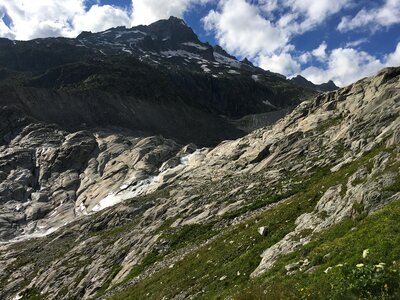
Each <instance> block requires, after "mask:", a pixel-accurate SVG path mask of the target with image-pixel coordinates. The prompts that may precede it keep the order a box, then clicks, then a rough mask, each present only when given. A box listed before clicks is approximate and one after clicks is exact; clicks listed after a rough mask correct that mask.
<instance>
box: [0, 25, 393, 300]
mask: <svg viewBox="0 0 400 300" xmlns="http://www.w3.org/2000/svg"><path fill="white" fill-rule="evenodd" d="M173 22H178V23H179V21H178V20H175V19H174V20H173ZM182 26H184V25H183V24H182ZM150 28H151V26H150ZM162 28H163V31H162V34H161V35H160V37H159V38H158V39H164V38H167V37H170V39H171V40H172V41H179V42H181V41H182V39H186V38H188V37H190V38H192V37H193V36H192V35H191V33H190V31H189V30H187V31H184V32H183V33H182V34H179V35H177V36H170V33H171V32H170V31H169V28H168V27H164V26H162ZM147 29H148V28H147ZM115 30H121V29H114V30H113V31H111V33H110V32H108V33H106V34H105V35H107V34H115V33H116V31H115ZM148 30H150V29H148ZM114 31H115V32H114ZM143 31H144V29H143ZM134 34H136V33H134ZM146 34H149V33H148V32H146ZM93 35H96V34H91V33H84V34H82V35H81V36H80V37H78V39H86V43H85V45H89V46H87V47H89V48H90V39H92V38H93ZM123 36H124V35H123ZM131 38H132V39H133V37H131ZM151 40H152V41H153V39H151ZM192 42H194V41H192ZM148 43H149V47H152V44H151V42H150V40H148ZM189 47H191V46H189ZM83 48H85V49H86V47H83ZM192 48H196V49H197V47H192ZM210 49H211V48H210ZM199 50H200V49H199ZM166 59H168V58H166ZM179 59H182V58H179ZM182 68H184V67H182ZM246 68H247V67H246ZM248 68H250V69H251V68H253V67H252V66H249V67H248ZM240 70H242V69H240ZM212 72H213V71H212ZM240 72H244V71H240ZM206 73H207V72H206ZM210 74H211V71H210ZM213 74H214V73H213ZM228 74H229V73H228ZM207 76H208V75H207ZM227 76H230V75H227ZM271 76H275V75H271ZM211 77H212V75H211ZM277 80H278V79H277ZM252 82H257V81H256V80H253V79H252ZM24 84H25V83H24ZM285 84H286V83H285ZM31 88H32V87H30V88H28V87H25V86H24V87H23V88H22V89H19V88H14V89H12V90H11V91H10V90H8V91H7V93H8V95H18V97H19V99H28V98H27V97H28V96H27V95H32V94H35V93H37V91H36V90H31ZM399 90H400V68H388V69H384V70H382V71H381V72H379V73H378V74H377V75H376V76H375V77H371V78H366V79H363V80H360V81H359V82H356V83H354V84H352V85H350V86H348V87H345V88H341V89H338V90H337V91H333V92H327V93H322V94H319V95H317V96H315V97H311V98H310V99H309V100H307V101H304V102H302V103H301V104H300V105H298V106H297V107H296V108H295V109H294V110H293V111H292V112H291V113H289V114H287V115H286V116H285V117H283V118H282V119H281V120H279V121H278V122H277V123H275V124H273V125H271V126H267V127H262V128H259V129H257V130H255V131H253V132H251V133H250V134H248V135H245V136H243V137H240V138H238V139H234V140H229V141H223V142H221V143H219V144H218V145H216V146H211V147H205V148H200V147H198V146H195V145H194V144H192V143H187V144H185V143H182V142H181V141H179V140H176V139H171V138H168V137H165V136H164V137H162V136H159V135H153V136H149V135H148V134H146V133H144V132H140V131H138V130H134V129H133V128H129V127H128V126H126V127H122V126H119V127H113V126H107V127H103V128H101V127H100V126H97V127H95V126H86V127H85V128H75V129H73V130H72V129H71V128H67V127H66V126H63V125H62V124H63V123H62V122H52V123H50V122H45V121H44V120H45V117H46V118H47V117H48V116H47V115H46V116H45V117H42V116H41V117H40V118H39V117H37V116H36V115H35V114H34V113H30V114H27V113H26V112H27V111H30V112H32V111H34V110H33V108H32V107H33V106H34V105H35V104H34V103H31V101H32V100H30V101H25V102H23V101H22V100H21V103H24V105H23V106H22V105H21V106H18V105H17V107H13V106H12V105H10V104H9V105H5V106H4V107H3V108H2V110H1V114H2V117H1V119H0V120H1V124H0V125H1V127H0V132H1V134H2V138H3V143H2V145H1V147H0V178H2V180H1V185H0V199H1V201H0V222H1V227H0V237H1V239H2V240H3V242H4V243H3V244H2V245H0V262H1V267H0V286H1V287H2V288H1V292H0V298H4V299H21V298H22V299H94V298H95V299H216V298H220V299H221V298H235V299H242V298H246V297H253V298H254V297H259V298H261V297H264V296H265V295H267V296H268V297H270V298H272V299H298V298H301V297H307V296H306V295H305V294H304V291H306V292H307V295H310V296H309V297H314V298H315V299H324V296H325V295H332V297H337V298H342V299H343V297H345V296H346V295H355V296H356V297H358V296H359V295H362V294H360V293H362V292H363V290H364V291H365V290H366V289H367V291H368V292H369V293H376V294H379V295H383V294H382V293H384V295H387V297H388V299H396V297H397V296H399V294H398V293H399V291H400V287H399V285H398V282H399V281H398V279H399V278H398V277H396V276H400V273H399V272H400V271H399V270H400V268H398V265H397V264H396V261H398V253H399V250H400V249H399V248H400V240H399V237H398V215H399V213H400V202H399V201H398V200H399V197H400V181H399V178H400V176H399V167H400V157H399V150H400V149H399V141H400V117H399V111H400V102H399V97H400V96H399V95H400V94H399ZM48 92H49V91H45V93H48ZM64 92H65V91H64V89H61V91H54V93H60V94H59V96H60V99H66V98H65V97H66V96H65V95H66V94H63V93H64ZM67 92H68V93H70V92H71V91H67ZM75 92H76V91H73V92H71V93H75ZM29 93H32V94H29ZM79 93H80V92H79ZM88 93H89V92H88ZM90 93H91V92H90ZM52 97H53V96H52ZM52 97H49V98H48V99H51V98H52ZM121 97H122V96H121ZM15 98H16V96H12V97H10V99H15ZM30 99H37V98H30ZM68 99H71V98H68ZM99 101H100V100H99ZM58 103H59V102H56V104H52V105H59V104H58ZM74 103H80V102H74ZM82 105H84V104H82ZM121 105H125V102H124V101H121ZM54 109H55V106H54ZM94 110H95V108H94ZM48 114H49V115H50V114H51V113H50V112H48ZM49 118H50V117H49ZM88 120H89V118H88ZM53 123H54V124H53ZM93 124H95V122H94V123H93ZM40 236H41V237H40ZM35 237H40V238H35ZM366 249H368V251H366V252H365V253H367V254H368V253H369V252H370V253H371V254H370V257H371V258H367V254H365V255H364V252H363V251H364V250H366ZM361 253H363V254H362V256H361ZM362 259H363V261H362V263H361V264H360V260H362ZM369 259H370V260H369ZM380 263H382V264H381V265H380V266H381V267H376V265H379V264H380ZM356 264H357V267H356V271H352V269H351V268H352V267H353V268H355V266H356ZM364 266H366V267H368V268H369V266H371V267H370V268H372V269H371V270H375V269H376V270H377V269H382V270H383V271H382V270H381V271H382V273H377V274H378V275H377V276H376V277H374V278H375V279H374V281H373V282H374V285H372V283H369V282H367V285H362V286H363V288H360V289H359V290H358V289H357V287H358V286H357V282H359V281H357V280H358V279H357V278H358V277H357V278H356V277H354V278H356V279H357V280H356V279H354V282H355V284H353V283H354V282H353V281H352V280H353V277H351V276H358V275H357V274H358V273H357V272H363V270H364V269H363V268H364ZM386 269H387V270H388V271H387V272H386V271H385V270H386ZM341 270H343V273H341V272H342V271H341ZM368 270H369V269H368ZM381 271H379V272H381ZM346 272H348V273H346ZM366 272H367V271H366ZM374 272H375V271H374ZM376 272H378V271H376ZM349 274H353V275H349ZM354 274H355V275H354ZM362 274H364V273H361V275H362ZM366 274H367V273H366ZM368 274H369V273H368ZM380 274H383V275H382V277H379V276H381V275H380ZM340 276H344V277H340ZM346 276H347V277H346ZM360 278H365V276H364V277H360ZM380 280H382V281H380ZM347 282H349V283H351V286H350V285H349V286H347V285H346V283H347ZM396 282H397V283H396ZM362 284H364V281H363V283H362ZM370 285H371V287H370ZM360 286H361V285H360ZM366 286H367V287H366ZM368 288H370V290H369V289H368ZM321 291H322V292H323V293H322V295H321ZM302 293H303V294H302ZM341 293H342V294H341ZM374 295H375V294H374ZM392 296H393V297H392ZM391 297H392V298H391Z"/></svg>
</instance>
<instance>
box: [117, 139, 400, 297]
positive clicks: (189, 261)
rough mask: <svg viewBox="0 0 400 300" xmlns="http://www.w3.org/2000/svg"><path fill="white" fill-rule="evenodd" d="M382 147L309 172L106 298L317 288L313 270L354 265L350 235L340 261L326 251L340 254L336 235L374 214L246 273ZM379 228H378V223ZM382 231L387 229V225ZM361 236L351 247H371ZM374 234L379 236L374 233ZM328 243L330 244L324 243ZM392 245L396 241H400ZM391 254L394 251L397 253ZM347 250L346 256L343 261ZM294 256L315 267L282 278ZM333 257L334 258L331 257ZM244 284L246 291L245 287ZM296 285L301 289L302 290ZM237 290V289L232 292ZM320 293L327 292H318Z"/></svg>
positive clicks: (293, 292)
mask: <svg viewBox="0 0 400 300" xmlns="http://www.w3.org/2000/svg"><path fill="white" fill-rule="evenodd" d="M382 149H384V148H383V146H381V145H379V146H378V147H376V148H375V149H373V150H372V151H370V152H368V153H366V154H365V155H364V156H363V157H362V158H361V159H359V160H356V161H353V162H352V163H350V164H348V165H346V166H343V167H342V168H341V169H340V170H339V171H337V172H334V173H331V172H330V170H329V168H321V169H316V170H314V173H313V174H312V175H311V176H310V177H309V178H308V179H306V180H304V181H303V182H302V188H301V189H299V191H297V192H296V193H295V194H294V195H292V196H291V197H290V198H289V199H288V200H287V201H285V202H282V203H281V204H280V205H278V206H276V207H274V208H272V209H270V210H267V211H265V212H263V213H262V214H260V215H258V216H255V217H253V218H251V219H249V220H247V221H245V222H243V223H241V224H238V225H235V226H232V227H229V228H227V229H225V230H224V231H223V232H222V233H221V234H220V236H219V237H218V239H215V240H214V241H212V242H210V243H209V244H207V245H205V246H202V247H200V248H199V249H197V250H196V251H195V252H193V253H191V254H189V255H188V256H186V257H185V258H183V259H182V260H181V261H180V262H178V263H176V264H175V265H174V266H173V267H172V268H165V269H163V270H161V271H160V272H157V273H155V274H153V275H151V276H150V277H148V278H146V279H144V280H142V281H141V282H139V283H137V284H136V285H134V286H131V287H129V288H127V289H126V290H124V291H122V292H120V293H118V294H116V295H115V296H114V297H112V299H161V298H163V297H167V298H173V297H175V296H177V295H178V294H180V295H181V296H182V295H183V296H185V295H186V296H188V295H197V296H196V297H197V298H199V299H225V298H226V297H229V296H232V295H235V294H236V295H237V297H236V298H237V299H264V298H263V296H262V295H265V291H266V293H267V295H268V297H267V296H266V297H265V299H271V298H269V297H270V296H271V295H274V296H273V298H272V299H299V298H300V297H302V294H304V291H305V290H306V289H307V291H308V290H311V288H312V287H313V286H315V287H316V288H317V287H318V282H319V279H318V280H316V281H315V282H314V281H313V280H312V278H316V277H315V276H317V275H316V274H319V275H318V276H322V275H326V274H325V273H323V270H324V268H325V266H326V268H327V267H328V266H330V265H332V264H339V263H340V262H341V261H346V262H347V261H348V262H349V263H351V262H352V259H351V255H353V256H354V259H353V261H354V262H355V263H356V261H357V260H358V257H359V251H360V250H357V249H353V250H354V251H356V252H357V251H358V253H357V254H355V253H353V250H352V251H351V252H346V251H347V250H350V249H351V248H352V246H353V244H354V243H353V242H352V241H351V238H350V237H347V239H346V244H345V245H347V246H346V247H347V248H348V249H347V248H346V247H345V249H346V251H345V253H346V254H344V255H342V256H340V259H338V257H333V255H332V254H330V253H332V251H334V252H335V253H336V251H338V252H340V251H342V249H343V247H344V246H345V245H344V244H343V243H342V242H341V243H338V245H336V244H335V243H336V242H337V241H336V239H339V240H340V239H341V237H344V236H347V235H348V234H354V233H356V232H357V233H358V231H352V228H353V227H355V226H356V225H357V224H358V223H360V222H366V220H370V218H372V217H373V216H374V215H371V216H369V217H367V218H365V219H364V220H353V219H349V220H346V221H344V222H342V223H341V224H339V225H337V226H335V227H334V228H333V229H331V230H330V231H327V232H326V233H321V234H320V235H318V236H316V237H315V238H314V239H313V241H312V242H311V243H309V244H307V245H305V246H303V247H301V249H299V250H298V251H296V252H295V253H292V254H290V255H288V256H285V257H283V258H281V259H280V260H279V261H278V262H277V263H276V265H275V266H274V267H273V268H272V269H271V271H270V272H268V273H267V274H265V275H264V276H262V277H261V278H258V279H256V280H251V279H250V277H249V276H250V274H251V272H253V271H254V270H255V268H256V267H257V266H258V264H259V263H260V254H261V253H262V252H263V251H264V250H265V249H267V248H269V247H271V246H272V245H274V244H275V243H277V242H278V241H280V240H281V239H282V238H283V237H284V236H285V235H286V234H287V233H289V232H291V231H293V229H294V228H295V220H296V219H297V218H298V217H299V216H300V215H301V214H303V213H307V212H311V211H312V210H313V209H314V207H315V204H316V203H317V202H318V200H319V199H320V197H321V196H322V194H323V193H324V192H325V191H326V190H327V189H328V188H329V187H331V186H336V185H339V184H342V185H344V184H345V183H347V181H348V178H349V177H350V176H351V175H352V174H353V173H354V172H355V171H357V170H358V169H359V168H360V166H362V165H365V164H366V163H367V162H369V161H370V160H371V159H372V158H373V157H375V156H376V155H377V154H379V153H380V152H381V151H382ZM394 224H396V223H394ZM394 224H392V225H394ZM260 226H267V227H268V228H269V233H268V235H267V236H261V235H260V234H258V232H257V229H258V228H259V227H260ZM370 226H371V225H365V226H361V225H360V228H361V227H362V228H365V229H368V228H369V227H370ZM380 229H381V230H382V227H381V226H380ZM387 229H388V230H389V231H390V229H389V228H387ZM392 229H393V227H392ZM305 234H308V233H305ZM375 234H376V232H375ZM361 236H362V234H360V236H357V237H352V238H357V242H358V243H359V244H360V245H359V246H358V247H356V248H360V249H361V251H362V249H364V245H365V244H368V245H369V244H371V245H372V244H373V243H374V242H375V241H374V239H371V240H370V241H367V243H364V238H362V237H361ZM367 236H369V235H367ZM384 236H390V234H388V235H386V233H385V235H384ZM399 236H400V235H399ZM377 238H380V237H379V234H378V235H377ZM178 240H179V239H178ZM194 240H195V239H193V241H194ZM331 242H333V243H334V245H330V243H331ZM381 242H382V239H381ZM397 244H398V245H400V241H399V242H397ZM381 249H386V252H387V251H388V245H383V246H382V247H381ZM399 250H400V249H399ZM382 253H385V252H384V251H383V252H382ZM393 253H395V252H393ZM393 253H392V254H393ZM397 253H399V252H398V251H397ZM347 254H348V255H349V259H347V256H346V255H347ZM299 257H300V258H302V257H303V258H306V257H307V258H308V259H309V261H311V262H313V263H314V264H319V265H320V266H317V265H315V267H317V271H316V272H315V273H310V274H307V275H305V274H304V273H301V274H295V275H293V276H287V275H286V271H285V268H284V266H285V265H287V264H288V263H292V262H295V259H297V260H298V259H299ZM388 257H390V256H388ZM333 258H335V259H334V260H333ZM303 277H304V278H306V279H303ZM326 282H327V283H328V282H329V281H326ZM314 284H315V285H314ZM249 286H250V287H251V288H250V289H248V287H249ZM260 287H262V291H260ZM254 289H255V290H256V291H255V290H254ZM299 289H303V290H302V293H300V291H299ZM324 291H325V292H329V291H328V290H322V292H324ZM238 292H241V293H240V294H237V293H238ZM310 295H311V293H310ZM324 295H327V294H326V293H324Z"/></svg>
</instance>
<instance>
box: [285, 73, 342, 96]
mask: <svg viewBox="0 0 400 300" xmlns="http://www.w3.org/2000/svg"><path fill="white" fill-rule="evenodd" d="M290 81H291V82H292V83H293V84H295V85H297V86H302V87H306V88H310V89H313V90H317V91H322V92H330V91H334V90H337V89H338V87H337V86H336V84H335V83H334V82H333V81H332V80H329V81H328V82H326V83H322V84H315V83H313V82H311V81H310V80H308V79H306V78H304V77H303V76H301V75H297V76H296V77H293V78H292V79H290Z"/></svg>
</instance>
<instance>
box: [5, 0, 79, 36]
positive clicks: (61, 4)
mask: <svg viewBox="0 0 400 300" xmlns="http://www.w3.org/2000/svg"><path fill="white" fill-rule="evenodd" d="M0 10H1V11H3V13H4V12H6V13H7V14H8V16H9V17H10V18H11V20H12V25H11V26H10V28H9V30H10V31H11V32H12V34H13V35H14V36H15V37H16V38H17V39H22V40H27V39H32V38H37V37H48V36H73V35H74V34H75V32H74V28H72V26H71V23H70V22H72V21H73V18H74V17H75V16H76V15H79V14H84V13H85V9H84V4H83V0H63V1H53V0H38V1H31V0H18V1H15V0H0Z"/></svg>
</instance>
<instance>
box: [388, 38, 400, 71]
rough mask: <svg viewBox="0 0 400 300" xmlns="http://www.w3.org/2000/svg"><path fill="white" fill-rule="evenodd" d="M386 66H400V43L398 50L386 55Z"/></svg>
mask: <svg viewBox="0 0 400 300" xmlns="http://www.w3.org/2000/svg"><path fill="white" fill-rule="evenodd" d="M385 60H386V66H387V67H393V66H400V43H398V44H397V47H396V50H395V51H394V52H393V53H391V54H388V55H387V56H386V57H385Z"/></svg>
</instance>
